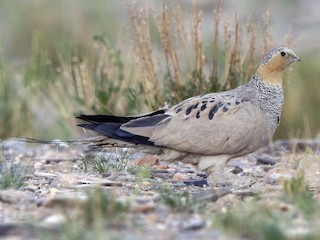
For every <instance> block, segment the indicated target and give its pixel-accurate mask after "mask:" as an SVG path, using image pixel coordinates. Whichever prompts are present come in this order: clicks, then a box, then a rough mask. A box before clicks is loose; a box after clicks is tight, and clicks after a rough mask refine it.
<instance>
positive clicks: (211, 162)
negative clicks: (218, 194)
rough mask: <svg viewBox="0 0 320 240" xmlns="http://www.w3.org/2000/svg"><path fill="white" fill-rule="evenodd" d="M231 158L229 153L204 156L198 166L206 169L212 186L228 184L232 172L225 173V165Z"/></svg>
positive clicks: (200, 168)
mask: <svg viewBox="0 0 320 240" xmlns="http://www.w3.org/2000/svg"><path fill="white" fill-rule="evenodd" d="M229 159H230V156H229V155H216V156H202V157H201V158H200V160H199V163H198V168H199V170H201V171H205V173H206V175H207V181H208V184H209V185H212V186H219V187H221V186H228V185H229V184H228V179H229V178H230V176H227V175H229V174H230V173H225V165H226V163H227V161H228V160H229Z"/></svg>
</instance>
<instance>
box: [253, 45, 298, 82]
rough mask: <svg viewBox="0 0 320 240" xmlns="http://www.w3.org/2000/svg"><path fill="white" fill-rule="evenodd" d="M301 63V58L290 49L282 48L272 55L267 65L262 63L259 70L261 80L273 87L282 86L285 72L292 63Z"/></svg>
mask: <svg viewBox="0 0 320 240" xmlns="http://www.w3.org/2000/svg"><path fill="white" fill-rule="evenodd" d="M298 61H300V58H299V57H298V56H297V55H296V54H295V53H294V52H293V51H292V50H291V49H288V48H280V49H279V51H277V52H275V53H274V54H272V56H271V57H270V59H268V61H267V62H266V63H262V64H261V65H260V67H259V68H258V70H257V74H258V75H259V77H260V80H262V81H265V82H267V83H269V84H272V85H278V86H281V85H282V77H283V72H284V70H285V69H286V68H287V67H289V66H290V65H291V64H292V63H294V62H298Z"/></svg>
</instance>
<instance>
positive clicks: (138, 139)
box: [78, 122, 154, 146]
mask: <svg viewBox="0 0 320 240" xmlns="http://www.w3.org/2000/svg"><path fill="white" fill-rule="evenodd" d="M121 125H122V123H111V122H109V123H84V124H79V125H78V126H79V127H83V128H86V129H89V130H92V131H95V132H97V133H99V134H102V135H104V136H107V137H110V138H115V139H118V140H121V141H125V142H130V143H134V144H145V145H152V146H154V143H153V142H152V141H150V140H149V138H147V137H142V136H138V135H134V134H131V133H129V132H126V131H123V130H121V129H120V127H121Z"/></svg>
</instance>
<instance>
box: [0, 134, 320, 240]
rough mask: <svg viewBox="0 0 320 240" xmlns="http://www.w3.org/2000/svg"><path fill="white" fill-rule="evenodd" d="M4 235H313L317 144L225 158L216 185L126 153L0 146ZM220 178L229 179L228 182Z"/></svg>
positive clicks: (319, 182) (178, 167)
mask: <svg viewBox="0 0 320 240" xmlns="http://www.w3.org/2000/svg"><path fill="white" fill-rule="evenodd" d="M0 147H1V150H0V173H1V175H0V237H1V238H4V239H142V238H144V239H271V238H272V239H305V238H308V239H317V238H318V237H319V236H320V230H319V229H318V227H317V226H318V224H319V222H320V217H319V216H320V215H319V212H320V211H319V210H320V208H319V207H320V205H319V200H320V198H319V197H320V195H319V189H320V188H319V187H320V178H319V176H320V142H319V140H290V141H278V142H275V143H274V144H272V145H271V146H267V147H264V148H262V149H260V150H259V151H258V152H256V153H253V154H251V155H248V156H244V157H241V158H238V159H234V160H231V161H230V162H229V163H228V164H227V165H226V167H225V172H226V176H227V175H228V176H229V177H228V178H227V180H226V181H224V185H223V186H219V187H214V186H207V185H206V180H205V176H204V174H203V173H201V172H198V171H197V169H196V168H194V167H193V166H191V165H186V164H181V163H174V164H171V165H169V166H164V165H161V163H157V161H156V157H155V156H144V155H142V154H141V153H137V152H134V151H133V150H130V149H126V150H120V149H112V150H110V151H104V152H99V153H94V154H93V153H87V152H86V149H85V148H84V147H82V146H79V145H78V146H77V145H75V146H71V145H68V144H67V143H64V142H59V141H57V142H55V143H52V144H43V145H41V144H27V143H25V142H23V141H18V140H15V139H8V140H6V141H2V142H0ZM230 176H232V177H231V178H230Z"/></svg>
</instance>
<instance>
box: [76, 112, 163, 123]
mask: <svg viewBox="0 0 320 240" xmlns="http://www.w3.org/2000/svg"><path fill="white" fill-rule="evenodd" d="M163 113H165V109H160V110H158V111H155V112H152V113H148V114H146V115H140V116H129V117H124V116H112V115H80V116H78V117H76V118H78V119H81V120H84V121H87V122H91V123H105V122H112V123H127V122H129V121H131V120H134V119H138V118H141V117H150V116H154V115H158V114H163Z"/></svg>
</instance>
